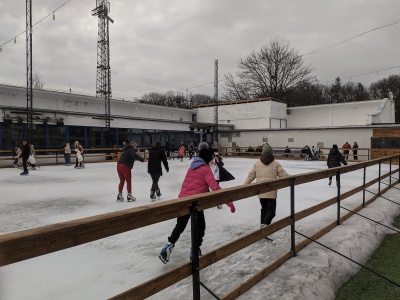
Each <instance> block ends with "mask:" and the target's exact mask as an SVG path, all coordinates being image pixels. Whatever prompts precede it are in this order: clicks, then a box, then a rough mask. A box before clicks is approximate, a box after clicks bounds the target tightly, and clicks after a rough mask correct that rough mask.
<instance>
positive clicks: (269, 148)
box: [261, 144, 274, 155]
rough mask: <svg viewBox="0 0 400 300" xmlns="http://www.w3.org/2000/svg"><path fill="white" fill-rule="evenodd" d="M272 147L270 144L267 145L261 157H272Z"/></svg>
mask: <svg viewBox="0 0 400 300" xmlns="http://www.w3.org/2000/svg"><path fill="white" fill-rule="evenodd" d="M273 152H274V151H273V150H272V147H271V146H270V145H269V144H265V145H264V146H263V149H262V153H261V155H272V154H273Z"/></svg>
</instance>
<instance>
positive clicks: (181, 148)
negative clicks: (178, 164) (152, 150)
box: [178, 143, 186, 161]
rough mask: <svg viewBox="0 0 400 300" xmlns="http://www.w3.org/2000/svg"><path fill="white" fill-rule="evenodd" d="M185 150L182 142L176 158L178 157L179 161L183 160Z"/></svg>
mask: <svg viewBox="0 0 400 300" xmlns="http://www.w3.org/2000/svg"><path fill="white" fill-rule="evenodd" d="M185 151H186V149H185V146H184V145H183V143H182V145H181V147H180V148H179V150H178V159H180V160H181V161H183V157H184V156H185Z"/></svg>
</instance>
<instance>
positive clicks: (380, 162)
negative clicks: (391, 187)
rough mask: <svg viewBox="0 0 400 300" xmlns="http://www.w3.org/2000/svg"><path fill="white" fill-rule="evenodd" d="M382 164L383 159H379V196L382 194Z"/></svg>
mask: <svg viewBox="0 0 400 300" xmlns="http://www.w3.org/2000/svg"><path fill="white" fill-rule="evenodd" d="M381 164H382V161H381V160H380V161H379V180H378V196H380V195H381Z"/></svg>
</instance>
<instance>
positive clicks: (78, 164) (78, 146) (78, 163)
mask: <svg viewBox="0 0 400 300" xmlns="http://www.w3.org/2000/svg"><path fill="white" fill-rule="evenodd" d="M74 146H75V152H76V153H77V155H76V163H75V167H74V168H75V169H84V168H85V165H84V164H83V161H84V154H83V147H82V145H81V144H80V143H79V142H78V141H75V143H74ZM78 152H79V153H80V155H81V156H82V160H81V161H79V160H78Z"/></svg>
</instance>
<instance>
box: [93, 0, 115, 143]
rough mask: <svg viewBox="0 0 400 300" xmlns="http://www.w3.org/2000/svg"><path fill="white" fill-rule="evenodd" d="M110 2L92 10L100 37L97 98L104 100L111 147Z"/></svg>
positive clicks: (99, 1)
mask: <svg viewBox="0 0 400 300" xmlns="http://www.w3.org/2000/svg"><path fill="white" fill-rule="evenodd" d="M109 11H110V2H108V1H106V0H96V8H95V9H93V10H92V16H98V19H99V25H98V27H99V28H98V36H97V77H96V97H99V98H104V102H105V115H104V118H105V121H106V124H105V125H106V126H105V127H106V143H107V146H108V147H111V140H110V123H111V109H110V100H111V69H110V37H109V26H108V25H109V22H111V23H114V21H113V20H112V19H111V18H110V17H109V16H108V13H109Z"/></svg>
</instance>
